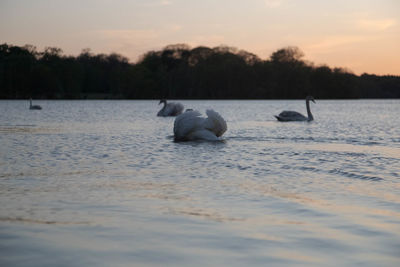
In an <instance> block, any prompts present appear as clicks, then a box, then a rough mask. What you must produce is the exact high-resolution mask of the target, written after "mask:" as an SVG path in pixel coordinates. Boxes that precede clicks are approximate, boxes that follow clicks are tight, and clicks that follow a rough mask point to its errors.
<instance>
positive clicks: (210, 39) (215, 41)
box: [189, 34, 225, 46]
mask: <svg viewBox="0 0 400 267" xmlns="http://www.w3.org/2000/svg"><path fill="white" fill-rule="evenodd" d="M224 42H225V37H224V36H223V35H218V34H211V35H195V36H193V37H192V38H191V41H189V44H190V45H192V46H197V45H207V46H215V45H221V44H223V43H224Z"/></svg>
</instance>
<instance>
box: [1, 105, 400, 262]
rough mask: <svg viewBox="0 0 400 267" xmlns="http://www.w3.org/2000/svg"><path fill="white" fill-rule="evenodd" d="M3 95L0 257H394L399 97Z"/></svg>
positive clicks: (397, 244) (397, 251) (399, 203)
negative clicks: (202, 119) (188, 131)
mask: <svg viewBox="0 0 400 267" xmlns="http://www.w3.org/2000/svg"><path fill="white" fill-rule="evenodd" d="M157 103H158V101H36V102H35V104H39V105H41V106H42V107H43V110H41V111H30V110H29V109H28V105H29V103H28V102H27V101H0V203H1V205H0V265H1V266H88V265H91V266H143V265H150V266H267V265H269V266H288V265H302V266H321V265H324V266H354V265H362V266H399V264H400V101H399V100H359V101H323V100H317V103H316V104H315V105H314V104H312V106H311V109H312V112H313V114H314V118H315V121H313V122H311V123H307V122H290V123H282V122H277V121H275V119H274V118H273V115H274V114H278V113H279V112H280V111H282V110H284V109H292V110H297V111H300V112H302V113H305V104H304V101H181V103H183V104H184V105H185V107H186V108H194V109H198V110H199V111H201V112H202V113H204V112H205V110H206V109H207V108H213V109H214V110H216V111H218V112H219V113H220V114H221V115H222V116H223V117H224V118H225V119H226V121H227V124H228V131H227V132H226V133H225V135H224V141H223V142H187V143H175V142H173V136H172V128H173V121H174V118H160V117H156V113H157V111H158V109H159V108H160V107H159V106H157Z"/></svg>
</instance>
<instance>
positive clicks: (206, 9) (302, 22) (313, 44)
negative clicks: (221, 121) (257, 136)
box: [0, 0, 400, 75]
mask: <svg viewBox="0 0 400 267" xmlns="http://www.w3.org/2000/svg"><path fill="white" fill-rule="evenodd" d="M3 43H7V44H12V45H18V46H23V45H25V44H30V45H34V46H36V47H37V49H38V50H43V49H44V48H45V47H58V48H61V49H62V50H63V53H64V54H65V55H74V56H77V55H79V54H80V53H81V51H82V49H86V48H90V49H91V51H92V52H93V53H95V54H99V53H104V54H110V53H118V54H121V55H123V56H125V57H127V58H129V60H130V61H131V62H133V63H134V62H137V60H138V59H140V57H141V56H142V55H143V54H144V53H146V52H148V51H151V50H160V49H162V48H163V47H165V46H167V45H170V44H178V43H184V44H188V45H189V46H191V47H192V48H194V47H197V46H200V45H203V46H208V47H215V46H219V45H227V46H231V47H236V48H238V49H243V50H246V51H248V52H251V53H253V54H256V55H257V56H259V57H260V58H261V59H268V58H269V57H270V55H271V54H272V53H273V52H274V51H276V50H278V49H280V48H284V47H287V46H297V47H298V48H300V50H302V51H303V52H304V54H305V56H304V59H305V60H307V61H310V62H313V63H314V64H315V65H316V66H319V65H328V66H329V67H332V68H334V67H341V68H345V69H347V70H349V71H352V72H353V73H355V74H358V75H360V74H362V73H370V74H378V75H387V74H389V75H400V0H35V1H34V0H0V44H3Z"/></svg>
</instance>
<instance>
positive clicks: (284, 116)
mask: <svg viewBox="0 0 400 267" xmlns="http://www.w3.org/2000/svg"><path fill="white" fill-rule="evenodd" d="M310 100H311V101H312V102H314V103H315V100H314V98H313V97H312V96H307V97H306V107H307V116H308V117H306V116H304V115H303V114H300V113H299V112H297V111H287V110H285V111H282V112H281V113H280V114H279V115H278V116H275V118H277V119H278V121H312V120H314V117H313V115H312V114H311V110H310Z"/></svg>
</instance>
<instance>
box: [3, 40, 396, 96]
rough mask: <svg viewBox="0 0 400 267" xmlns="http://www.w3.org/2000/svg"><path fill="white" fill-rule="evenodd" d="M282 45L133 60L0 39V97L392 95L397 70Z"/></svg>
mask: <svg viewBox="0 0 400 267" xmlns="http://www.w3.org/2000/svg"><path fill="white" fill-rule="evenodd" d="M303 57H304V53H303V52H302V51H301V50H300V49H299V48H297V47H294V46H289V47H285V48H282V49H278V50H277V51H275V52H273V53H272V54H271V57H270V58H269V59H267V60H261V59H260V58H258V57H257V56H256V55H254V54H252V53H249V52H246V51H244V50H239V49H237V48H235V47H229V46H218V47H214V48H209V47H205V46H199V47H195V48H191V47H189V46H188V45H186V44H174V45H168V46H166V47H164V48H163V49H162V50H160V51H149V52H147V53H146V54H144V55H143V56H142V57H141V58H140V60H139V61H138V62H137V63H135V64H133V63H129V61H128V59H127V58H126V57H124V56H122V55H119V54H116V53H111V54H109V55H105V54H97V55H96V54H94V53H92V52H91V50H90V49H83V50H82V52H81V53H80V54H79V55H78V56H77V57H73V56H65V55H63V51H62V50H61V49H60V48H56V47H46V48H45V49H44V51H42V52H41V51H37V49H36V47H34V46H32V45H25V46H23V47H18V46H13V45H8V44H2V45H0V97H1V98H3V99H4V98H10V99H13V98H30V97H33V98H49V99H60V98H131V99H144V98H195V99H196V98H210V99H214V98H216V99H223V98H241V99H248V98H261V99H270V98H304V96H305V95H308V94H311V95H313V96H314V97H316V98H363V97H364V98H399V97H400V77H399V76H377V75H371V74H363V75H361V76H357V75H354V74H353V73H351V71H349V70H346V69H342V68H334V69H331V68H330V67H328V66H314V65H313V64H312V63H310V62H306V61H304V60H303Z"/></svg>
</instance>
